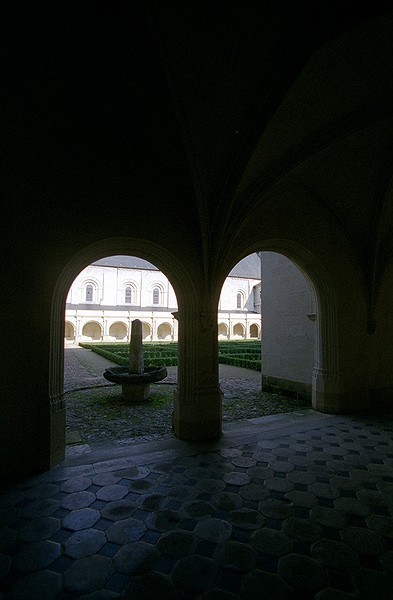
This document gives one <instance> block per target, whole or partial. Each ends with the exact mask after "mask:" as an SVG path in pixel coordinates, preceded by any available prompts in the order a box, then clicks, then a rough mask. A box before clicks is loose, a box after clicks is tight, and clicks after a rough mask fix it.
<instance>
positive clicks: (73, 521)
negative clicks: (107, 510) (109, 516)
mask: <svg viewBox="0 0 393 600" xmlns="http://www.w3.org/2000/svg"><path fill="white" fill-rule="evenodd" d="M99 519H100V513H99V512H98V510H94V509H93V508H81V509H80V510H73V511H72V512H71V513H70V514H69V515H67V516H66V517H64V519H63V527H64V528H65V529H72V530H73V531H80V530H81V529H89V527H93V525H95V524H96V523H97V521H98V520H99Z"/></svg>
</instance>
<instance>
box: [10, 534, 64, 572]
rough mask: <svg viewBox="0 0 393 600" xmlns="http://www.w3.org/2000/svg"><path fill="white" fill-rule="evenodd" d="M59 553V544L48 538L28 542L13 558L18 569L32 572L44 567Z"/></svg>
mask: <svg viewBox="0 0 393 600" xmlns="http://www.w3.org/2000/svg"><path fill="white" fill-rule="evenodd" d="M60 553H61V546H60V544H57V543H55V542H52V541H50V540H43V541H41V542H35V543H33V544H29V545H28V546H26V547H25V548H23V550H21V551H20V552H18V554H16V555H15V556H14V558H13V565H14V566H15V567H16V568H17V569H18V570H19V571H25V572H32V571H40V570H41V569H46V568H47V567H48V566H49V565H50V564H51V563H52V562H53V561H54V560H56V558H57V557H58V556H60Z"/></svg>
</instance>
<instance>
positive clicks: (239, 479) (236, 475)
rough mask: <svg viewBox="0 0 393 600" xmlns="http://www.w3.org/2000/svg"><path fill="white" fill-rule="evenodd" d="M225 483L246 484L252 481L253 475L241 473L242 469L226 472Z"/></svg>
mask: <svg viewBox="0 0 393 600" xmlns="http://www.w3.org/2000/svg"><path fill="white" fill-rule="evenodd" d="M223 480H224V481H225V483H228V484H229V485H239V486H240V485H246V484H247V483H250V482H251V477H250V476H249V475H247V473H241V472H240V471H232V473H225V474H224V476H223Z"/></svg>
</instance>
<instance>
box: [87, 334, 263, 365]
mask: <svg viewBox="0 0 393 600" xmlns="http://www.w3.org/2000/svg"><path fill="white" fill-rule="evenodd" d="M79 345H80V346H82V347H83V348H89V349H90V350H92V351H93V352H96V353H97V354H99V355H100V356H103V357H104V358H107V359H108V360H111V361H112V362H114V363H116V364H118V365H121V366H125V365H127V364H128V353H129V344H128V343H123V342H117V343H112V344H111V343H105V342H97V343H94V342H80V344H79ZM143 353H144V359H145V364H147V365H152V366H156V367H171V366H177V342H144V344H143ZM218 362H219V363H220V364H225V365H232V366H235V367H243V368H244V369H253V370H255V371H260V370H261V343H260V341H259V340H256V341H250V340H244V341H243V340H239V341H228V342H223V341H220V342H219V343H218Z"/></svg>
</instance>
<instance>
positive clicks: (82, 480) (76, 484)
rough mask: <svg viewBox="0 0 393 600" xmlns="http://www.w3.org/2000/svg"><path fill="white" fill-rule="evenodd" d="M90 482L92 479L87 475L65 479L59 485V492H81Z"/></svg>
mask: <svg viewBox="0 0 393 600" xmlns="http://www.w3.org/2000/svg"><path fill="white" fill-rule="evenodd" d="M91 484H92V480H91V479H90V478H89V477H73V478H72V479H67V481H65V482H64V483H62V484H61V486H60V491H61V492H66V493H67V494H72V493H74V492H83V491H84V490H86V489H87V488H88V487H90V486H91Z"/></svg>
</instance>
